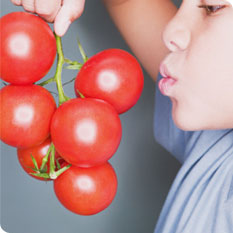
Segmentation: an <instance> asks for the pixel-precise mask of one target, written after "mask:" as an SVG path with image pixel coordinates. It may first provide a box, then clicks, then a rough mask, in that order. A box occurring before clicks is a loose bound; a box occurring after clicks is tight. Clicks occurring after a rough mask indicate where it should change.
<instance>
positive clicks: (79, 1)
mask: <svg viewBox="0 0 233 233" xmlns="http://www.w3.org/2000/svg"><path fill="white" fill-rule="evenodd" d="M11 1H12V3H13V4H15V5H17V6H21V5H22V6H23V8H24V10H26V11H29V12H32V13H36V14H38V15H39V16H40V17H42V18H43V19H45V20H46V21H48V22H50V23H51V22H54V30H55V33H56V34H57V35H58V36H63V35H64V34H65V33H66V31H67V29H68V27H69V26H70V24H71V23H72V22H73V21H74V20H75V19H77V18H79V17H80V16H81V14H82V13H83V10H84V5H85V0H11Z"/></svg>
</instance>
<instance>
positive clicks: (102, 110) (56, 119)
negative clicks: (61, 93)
mask: <svg viewBox="0 0 233 233" xmlns="http://www.w3.org/2000/svg"><path fill="white" fill-rule="evenodd" d="M121 135H122V128H121V121H120V118H119V116H118V114H117V112H116V110H115V109H114V108H113V107H112V106H111V105H110V104H108V103H107V102H105V101H103V100H98V99H93V98H84V99H81V98H78V99H71V100H69V101H67V102H65V103H64V104H62V105H61V106H60V107H59V108H58V109H57V111H56V112H55V114H54V116H53V119H52V123H51V137H52V141H53V143H54V145H55V148H56V150H57V152H58V153H59V154H60V155H61V156H62V157H63V158H64V159H65V160H66V161H67V162H68V163H71V164H73V165H76V166H83V167H84V166H85V167H86V166H94V165H97V164H101V163H103V162H106V161H107V160H108V159H110V158H111V157H112V155H113V154H114V153H115V151H116V150H117V148H118V146H119V144H120V140H121Z"/></svg>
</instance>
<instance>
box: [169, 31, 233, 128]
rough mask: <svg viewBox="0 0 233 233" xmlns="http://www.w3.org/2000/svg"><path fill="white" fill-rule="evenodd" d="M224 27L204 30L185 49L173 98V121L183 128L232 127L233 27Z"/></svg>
mask: <svg viewBox="0 0 233 233" xmlns="http://www.w3.org/2000/svg"><path fill="white" fill-rule="evenodd" d="M222 30H223V29H219V30H218V31H217V32H216V29H215V31H214V30H211V29H210V30H207V31H205V32H202V34H201V35H199V36H196V37H195V38H197V39H196V40H195V39H193V41H192V44H191V45H190V47H189V49H188V50H187V52H186V56H185V60H184V61H183V67H185V68H184V69H182V72H181V74H182V75H181V76H182V80H180V86H179V88H178V89H177V93H176V94H177V95H176V97H177V98H176V100H175V99H174V100H172V102H173V110H172V114H173V120H174V122H175V123H176V125H177V126H178V127H179V128H181V129H183V130H204V129H221V128H232V127H233V43H232V41H233V30H231V32H229V31H226V30H225V31H224V32H223V31H222ZM214 35H215V36H214Z"/></svg>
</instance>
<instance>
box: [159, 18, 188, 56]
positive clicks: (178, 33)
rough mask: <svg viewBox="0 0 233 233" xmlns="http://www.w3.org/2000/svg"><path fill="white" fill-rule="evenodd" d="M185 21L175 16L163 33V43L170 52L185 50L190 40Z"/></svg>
mask: <svg viewBox="0 0 233 233" xmlns="http://www.w3.org/2000/svg"><path fill="white" fill-rule="evenodd" d="M185 21H186V20H185V19H184V18H182V17H181V16H180V15H175V16H174V17H173V18H172V19H171V21H170V22H169V23H168V25H167V26H166V28H165V30H164V32H163V41H164V43H165V45H166V46H167V48H168V49H169V50H170V51H171V52H176V51H180V50H185V49H186V48H187V47H188V45H189V43H190V40H191V32H190V30H189V28H188V26H187V22H185Z"/></svg>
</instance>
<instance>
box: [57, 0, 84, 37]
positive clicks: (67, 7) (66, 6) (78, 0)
mask: <svg viewBox="0 0 233 233" xmlns="http://www.w3.org/2000/svg"><path fill="white" fill-rule="evenodd" d="M84 5H85V0H64V1H63V5H62V7H61V9H60V10H59V12H58V14H57V16H56V18H55V21H54V30H55V33H56V34H57V35H58V36H63V35H64V34H65V33H66V31H67V29H68V28H69V26H70V24H71V23H72V22H73V21H74V20H75V19H77V18H79V17H80V16H81V14H82V13H83V11H84Z"/></svg>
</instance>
